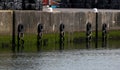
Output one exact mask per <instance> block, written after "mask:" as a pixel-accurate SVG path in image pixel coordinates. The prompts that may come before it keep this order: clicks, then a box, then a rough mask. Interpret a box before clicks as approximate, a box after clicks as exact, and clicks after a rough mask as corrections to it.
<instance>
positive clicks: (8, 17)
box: [0, 11, 13, 35]
mask: <svg viewBox="0 0 120 70" xmlns="http://www.w3.org/2000/svg"><path fill="white" fill-rule="evenodd" d="M12 14H13V12H12V11H0V34H1V35H4V34H9V35H11V34H12V21H13V20H12V19H13V15H12Z"/></svg>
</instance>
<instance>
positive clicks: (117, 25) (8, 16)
mask: <svg viewBox="0 0 120 70" xmlns="http://www.w3.org/2000/svg"><path fill="white" fill-rule="evenodd" d="M14 13H15V19H14V20H15V27H16V28H15V29H16V33H17V27H18V24H20V23H21V24H23V25H24V32H25V33H35V34H36V33H37V25H38V24H39V23H42V24H43V26H44V30H43V31H44V33H52V32H59V25H60V23H63V24H65V31H66V32H79V31H85V30H86V23H88V22H90V23H91V24H92V30H93V31H94V30H95V19H96V17H95V13H94V12H93V11H92V10H85V11H84V9H83V10H77V11H75V10H72V11H70V10H67V11H56V10H55V11H54V12H44V11H14ZM98 15H99V17H98V26H99V30H101V28H102V24H103V23H106V24H108V29H109V30H119V29H120V11H119V10H118V11H116V10H115V11H113V10H112V11H111V10H103V11H102V10H100V11H99V12H98ZM0 16H1V17H0V34H12V23H13V11H0Z"/></svg>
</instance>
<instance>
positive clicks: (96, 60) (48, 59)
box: [0, 49, 120, 70]
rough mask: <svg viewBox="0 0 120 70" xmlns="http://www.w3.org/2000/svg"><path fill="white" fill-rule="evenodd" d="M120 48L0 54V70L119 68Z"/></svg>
mask: <svg viewBox="0 0 120 70" xmlns="http://www.w3.org/2000/svg"><path fill="white" fill-rule="evenodd" d="M119 69H120V49H117V50H115V49H114V50H109V49H106V50H68V51H54V52H41V53H17V54H12V53H11V54H0V70H119Z"/></svg>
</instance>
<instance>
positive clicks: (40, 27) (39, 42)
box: [37, 24, 43, 51]
mask: <svg viewBox="0 0 120 70" xmlns="http://www.w3.org/2000/svg"><path fill="white" fill-rule="evenodd" d="M37 33H38V34H37V50H38V51H39V50H40V46H42V35H43V25H42V24H38V27H37Z"/></svg>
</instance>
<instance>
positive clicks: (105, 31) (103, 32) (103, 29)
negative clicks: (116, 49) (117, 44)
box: [102, 23, 107, 47]
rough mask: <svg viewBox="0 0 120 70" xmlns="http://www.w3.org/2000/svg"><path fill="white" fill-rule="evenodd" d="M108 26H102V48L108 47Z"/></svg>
mask: <svg viewBox="0 0 120 70" xmlns="http://www.w3.org/2000/svg"><path fill="white" fill-rule="evenodd" d="M106 45H107V24H105V23H104V24H103V25H102V47H107V46H106Z"/></svg>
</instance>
